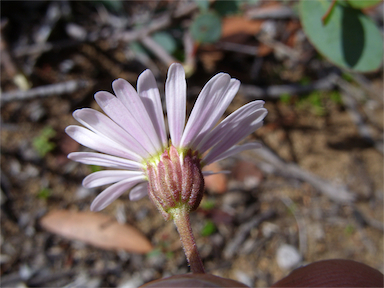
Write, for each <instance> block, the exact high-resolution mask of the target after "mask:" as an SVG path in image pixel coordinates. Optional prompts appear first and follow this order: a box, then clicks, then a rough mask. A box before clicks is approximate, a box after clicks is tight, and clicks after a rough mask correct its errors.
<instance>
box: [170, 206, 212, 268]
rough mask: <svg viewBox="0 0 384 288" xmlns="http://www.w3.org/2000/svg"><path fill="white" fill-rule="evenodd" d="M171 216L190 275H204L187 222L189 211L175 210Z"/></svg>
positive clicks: (189, 225) (189, 224) (188, 222)
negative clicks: (189, 268)
mask: <svg viewBox="0 0 384 288" xmlns="http://www.w3.org/2000/svg"><path fill="white" fill-rule="evenodd" d="M172 216H173V221H174V222H175V225H176V228H177V231H178V232H179V235H180V240H181V243H182V244H183V248H184V253H185V256H186V257H187V261H188V263H189V266H190V267H191V271H192V273H205V271H204V266H203V262H202V261H201V258H200V255H199V251H198V250H197V247H196V242H195V237H194V236H193V233H192V228H191V223H190V221H189V211H187V209H183V208H178V209H175V211H174V213H172Z"/></svg>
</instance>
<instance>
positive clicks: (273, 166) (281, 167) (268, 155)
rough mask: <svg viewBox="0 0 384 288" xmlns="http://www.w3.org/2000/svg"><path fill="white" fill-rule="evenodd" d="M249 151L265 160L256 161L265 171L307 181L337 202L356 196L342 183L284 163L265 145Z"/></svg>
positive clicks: (348, 201) (352, 198)
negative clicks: (330, 180) (327, 179)
mask: <svg viewBox="0 0 384 288" xmlns="http://www.w3.org/2000/svg"><path fill="white" fill-rule="evenodd" d="M251 153H253V154H256V155H257V156H259V157H261V158H262V159H263V160H265V161H266V162H267V163H265V162H259V163H256V164H257V166H258V167H259V168H260V169H261V170H263V171H265V172H266V173H275V174H279V175H282V176H283V177H286V178H295V179H299V180H301V181H305V182H308V183H309V184H311V185H312V186H313V187H314V188H315V189H316V190H317V191H319V192H321V193H323V194H325V195H326V196H328V197H329V198H330V199H331V200H333V201H335V202H338V203H351V202H353V201H354V200H355V198H356V196H355V194H354V193H352V192H351V191H349V190H348V188H347V187H345V186H344V185H335V184H332V183H330V182H328V181H326V180H324V179H322V178H320V177H318V176H316V175H313V174H312V173H310V172H308V171H305V170H303V169H302V168H300V167H299V166H298V165H297V164H295V163H286V162H285V161H284V160H282V159H281V158H280V157H279V156H278V155H276V154H275V153H273V152H272V151H271V150H270V149H269V148H267V147H266V146H265V145H264V146H263V147H262V148H260V149H255V150H252V151H251ZM268 163H269V164H268Z"/></svg>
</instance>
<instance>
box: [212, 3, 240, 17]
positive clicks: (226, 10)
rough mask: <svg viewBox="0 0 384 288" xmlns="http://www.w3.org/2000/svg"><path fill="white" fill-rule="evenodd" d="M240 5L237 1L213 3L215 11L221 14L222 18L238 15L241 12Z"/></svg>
mask: <svg viewBox="0 0 384 288" xmlns="http://www.w3.org/2000/svg"><path fill="white" fill-rule="evenodd" d="M239 5H240V3H239V2H238V1H235V0H224V1H223V0H218V1H215V3H213V9H215V10H216V11H217V13H219V15H220V16H226V15H232V14H236V13H237V12H238V11H239Z"/></svg>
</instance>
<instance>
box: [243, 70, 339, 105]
mask: <svg viewBox="0 0 384 288" xmlns="http://www.w3.org/2000/svg"><path fill="white" fill-rule="evenodd" d="M337 77H338V76H337V74H334V73H331V74H329V75H328V76H327V77H324V78H322V79H320V80H317V81H315V82H313V83H311V84H309V85H299V84H290V85H272V86H268V87H259V86H255V85H246V84H242V85H241V86H240V93H241V94H243V95H244V97H245V98H248V99H266V98H272V99H279V98H280V97H281V95H297V94H305V93H309V92H312V91H314V90H316V91H330V90H332V89H333V88H334V87H335V84H334V80H335V79H336V78H337Z"/></svg>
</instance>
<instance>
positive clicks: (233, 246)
mask: <svg viewBox="0 0 384 288" xmlns="http://www.w3.org/2000/svg"><path fill="white" fill-rule="evenodd" d="M275 215H276V211H275V210H273V209H271V210H267V211H266V212H263V213H261V214H259V215H257V216H255V217H253V218H252V219H251V220H250V221H249V222H246V223H244V224H242V225H241V226H240V227H239V229H238V231H237V232H236V236H235V237H234V239H233V240H232V241H231V242H229V243H228V244H227V245H226V246H225V248H224V257H225V258H226V259H230V258H232V257H233V256H234V255H235V254H236V252H237V251H238V250H239V247H240V245H241V244H242V243H243V242H244V241H245V239H247V237H248V235H249V233H250V232H251V230H252V229H253V228H255V227H257V226H259V225H260V224H261V223H262V222H264V221H265V220H268V219H270V218H272V217H274V216H275Z"/></svg>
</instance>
